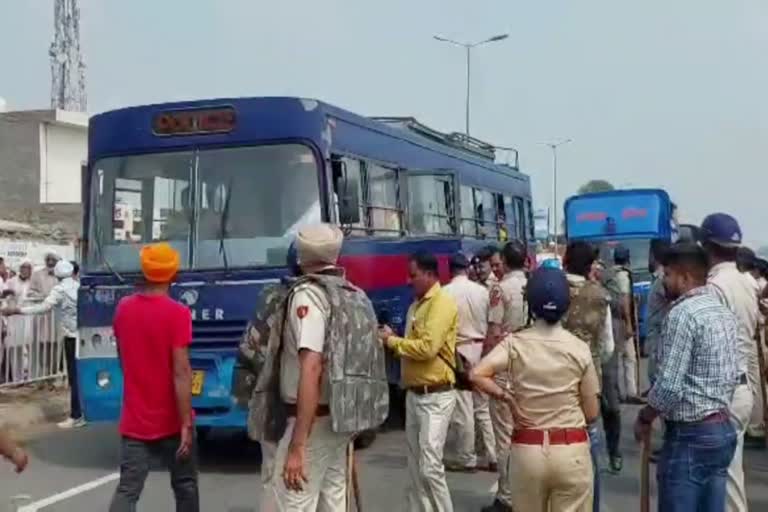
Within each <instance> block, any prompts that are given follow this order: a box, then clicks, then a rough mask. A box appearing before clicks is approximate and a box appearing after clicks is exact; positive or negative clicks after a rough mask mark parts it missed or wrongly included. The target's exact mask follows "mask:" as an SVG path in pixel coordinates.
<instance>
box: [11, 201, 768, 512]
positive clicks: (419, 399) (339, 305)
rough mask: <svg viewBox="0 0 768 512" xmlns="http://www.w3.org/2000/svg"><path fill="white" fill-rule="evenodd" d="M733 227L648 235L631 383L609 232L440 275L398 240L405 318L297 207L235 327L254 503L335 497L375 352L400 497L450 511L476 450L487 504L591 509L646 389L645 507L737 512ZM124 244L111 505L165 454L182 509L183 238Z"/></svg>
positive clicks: (312, 502)
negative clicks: (119, 403)
mask: <svg viewBox="0 0 768 512" xmlns="http://www.w3.org/2000/svg"><path fill="white" fill-rule="evenodd" d="M741 238H742V235H741V230H740V228H739V225H738V223H737V222H736V220H735V219H734V218H733V217H731V216H729V215H726V214H713V215H710V216H708V217H707V218H706V219H705V220H704V222H703V223H702V226H701V230H700V233H699V235H698V237H697V239H696V240H683V241H679V242H676V243H674V244H668V243H663V242H654V243H653V246H652V251H651V258H650V262H649V264H650V265H651V267H652V270H653V271H654V272H653V276H654V277H653V284H652V287H651V291H650V294H649V299H648V316H647V322H648V323H647V328H648V334H647V339H646V351H648V353H649V355H650V361H649V369H648V380H649V383H650V386H649V388H648V389H647V390H645V391H641V387H640V375H639V373H638V364H637V362H638V358H639V356H640V353H639V350H638V346H637V343H636V339H637V337H636V332H637V329H638V326H637V325H636V324H637V320H636V316H635V314H634V309H635V305H634V304H633V291H632V290H633V288H632V274H631V272H630V271H629V262H630V258H631V255H630V254H629V253H628V251H626V250H625V249H623V248H621V247H617V248H616V249H615V250H614V251H613V255H612V257H613V261H611V262H605V261H599V259H598V252H597V251H596V249H595V247H593V246H592V245H590V244H589V243H586V242H582V241H573V242H570V243H569V244H568V245H567V248H566V251H565V254H564V258H563V263H562V266H563V269H560V268H557V266H556V265H547V264H543V265H541V266H540V267H539V268H531V266H530V261H531V260H530V258H529V257H528V252H527V247H526V245H525V244H524V243H523V242H521V241H517V240H511V241H508V242H506V243H504V245H503V247H501V248H497V247H495V246H488V247H485V248H483V249H482V250H480V251H478V252H477V253H476V254H475V255H472V256H471V257H469V256H468V255H465V254H462V253H457V254H454V255H452V256H451V257H450V260H449V262H448V263H449V264H448V267H449V271H450V277H451V278H450V282H449V283H448V284H446V285H441V283H440V271H439V262H438V258H437V257H436V256H435V255H434V254H430V253H427V252H419V253H416V254H413V255H412V256H411V257H410V260H409V267H408V273H409V281H410V284H411V286H412V288H413V292H414V302H413V303H412V304H411V306H410V308H409V310H408V312H407V316H406V325H405V329H404V331H403V332H402V335H401V334H400V333H398V332H396V331H395V329H394V327H393V326H390V325H387V323H386V321H383V320H380V319H378V318H377V316H376V314H375V312H374V308H373V304H372V303H371V301H370V300H369V298H368V297H367V295H366V294H365V293H364V292H363V291H362V290H361V289H359V288H357V287H356V286H354V285H353V284H352V283H350V282H349V281H348V280H347V279H346V278H345V276H344V272H343V269H341V268H340V267H339V265H338V257H339V254H340V251H341V246H342V242H343V234H342V233H341V231H340V230H339V229H338V228H336V227H335V226H332V225H328V224H319V225H312V226H305V227H302V228H301V229H300V230H299V232H298V234H297V237H296V241H295V242H294V244H293V245H292V246H291V248H290V250H289V252H288V267H289V269H290V271H291V275H290V276H288V277H286V278H285V279H284V280H283V281H282V282H281V283H280V284H277V285H275V286H271V287H267V288H265V289H264V291H263V292H262V294H261V296H260V298H259V301H258V303H257V304H256V307H255V311H256V313H255V316H254V318H253V319H252V321H251V323H250V324H249V326H248V329H247V331H246V333H245V336H244V339H243V342H242V344H241V347H240V363H241V364H242V365H244V366H245V367H246V368H248V369H249V371H251V372H252V374H253V379H252V381H251V383H252V386H251V388H249V390H248V393H249V395H250V400H249V419H248V429H249V434H250V436H251V437H252V438H253V439H254V440H256V441H259V442H260V443H261V445H262V454H263V463H262V471H261V478H262V483H263V488H264V489H263V493H262V496H263V499H262V504H261V508H260V510H263V511H265V512H270V511H278V510H291V511H308V512H309V511H316V510H322V511H341V510H346V509H347V508H346V507H347V504H348V503H349V501H350V499H351V496H352V494H358V492H359V488H358V486H357V481H356V469H355V465H354V462H353V457H352V450H353V441H354V439H355V437H356V436H357V435H359V434H360V433H361V432H363V431H367V430H370V429H375V428H377V427H379V426H380V425H381V424H382V423H383V422H384V420H385V419H386V417H387V414H388V413H389V392H388V383H387V377H386V368H385V355H384V354H385V351H389V352H390V353H391V354H392V355H393V356H394V357H397V358H399V359H400V361H401V371H402V374H401V385H402V387H403V388H404V389H405V390H406V400H405V409H406V423H405V443H406V446H407V451H406V453H407V467H408V484H407V489H406V492H405V501H406V503H405V506H404V509H405V510H408V511H420V512H422V511H423V512H427V511H434V512H438V511H440V512H447V511H452V510H453V502H452V498H451V492H450V489H449V486H448V483H447V481H446V474H445V472H446V470H448V471H461V472H475V471H481V470H483V471H489V472H498V491H497V493H496V496H495V497H493V498H492V502H491V503H489V505H488V506H486V507H485V508H483V510H484V511H485V512H503V511H511V510H516V511H521V510H524V511H531V512H535V511H541V512H545V511H550V510H557V511H558V512H568V511H581V512H588V511H598V510H600V478H599V475H600V471H599V467H598V466H599V461H600V460H601V459H602V457H603V454H602V453H601V451H602V446H603V444H605V445H606V447H607V456H608V460H609V465H610V468H609V469H610V470H611V471H613V472H617V473H618V472H621V471H622V470H623V461H622V454H621V438H620V434H621V430H622V428H621V423H622V416H621V412H622V411H621V403H631V404H638V405H642V406H643V407H642V408H641V409H640V411H639V413H638V415H637V418H636V421H635V423H634V433H635V438H636V440H637V441H639V442H642V443H649V442H650V437H651V426H652V424H653V423H654V422H655V421H656V420H657V419H661V420H662V421H661V426H662V430H663V444H662V446H661V449H660V450H659V451H658V453H657V472H656V475H657V480H658V486H657V489H658V509H659V511H663V512H675V511H694V510H695V511H713V512H714V511H718V512H719V511H726V510H727V511H729V512H731V511H746V510H747V495H746V490H745V484H744V471H743V458H742V453H743V449H744V438H745V435H746V434H747V433H748V432H749V430H750V428H752V430H753V434H757V433H760V432H763V431H764V425H763V422H762V414H763V412H762V410H761V408H760V404H761V393H762V391H761V386H762V385H763V383H764V380H765V376H764V375H763V374H762V373H761V370H760V368H761V364H760V361H759V359H758V354H759V353H760V351H759V350H758V343H760V338H759V326H760V323H761V321H762V320H761V319H762V316H761V313H760V305H761V304H762V306H763V307H764V310H763V314H764V313H766V312H768V311H766V310H768V302H766V301H763V302H762V303H761V298H768V297H766V294H768V291H767V290H766V289H765V280H764V279H763V281H762V283H761V282H760V277H761V276H760V275H759V262H757V260H756V258H754V255H752V256H751V257H749V254H748V253H747V252H746V251H744V250H743V248H741ZM141 264H142V271H143V274H144V284H143V285H142V288H141V289H140V290H139V291H138V292H137V293H136V294H134V295H132V296H130V297H128V298H125V299H123V300H122V301H121V302H120V304H119V306H118V308H117V311H116V315H115V320H114V329H115V335H116V337H117V342H118V350H119V354H120V358H121V364H122V368H123V373H124V379H125V380H124V395H123V409H122V416H121V421H120V428H119V430H120V434H121V436H122V461H121V465H120V468H121V477H120V482H119V485H118V487H117V489H116V491H115V495H114V498H113V501H112V505H111V507H110V510H111V511H113V512H120V511H130V510H135V507H136V503H137V502H138V500H139V498H140V495H141V492H142V489H143V486H144V481H145V479H146V477H147V473H148V468H149V461H150V460H151V459H152V458H153V457H160V458H161V459H162V460H164V461H165V463H166V464H167V466H168V468H169V470H170V473H171V483H172V488H173V491H174V494H175V497H176V501H177V510H183V511H197V510H199V495H198V486H197V466H196V454H195V453H196V450H195V439H194V412H193V410H192V407H191V389H192V370H191V367H190V362H189V354H188V347H189V344H190V342H191V337H192V334H191V315H190V312H189V310H188V309H187V308H185V307H184V306H182V305H180V304H179V303H177V302H175V301H173V300H172V299H171V298H170V297H169V294H168V292H169V288H170V284H171V283H172V281H173V280H174V278H175V275H176V273H177V271H178V268H179V255H178V253H177V252H176V251H175V250H174V249H173V248H172V247H171V246H169V245H167V244H155V245H150V246H147V247H145V248H144V249H143V250H142V251H141ZM62 267H63V265H62V263H61V262H59V263H57V264H56V265H54V270H55V272H54V274H55V275H57V276H58V277H59V279H60V282H59V283H58V284H57V285H56V289H58V292H56V293H53V291H54V290H52V292H51V294H49V298H48V299H46V300H45V301H44V302H43V304H44V305H41V306H37V307H36V308H32V309H29V308H27V309H25V308H21V309H14V308H9V309H5V310H4V311H3V313H4V314H6V315H10V314H17V313H27V314H33V313H37V312H40V311H42V310H43V309H44V308H46V307H48V308H50V307H53V305H58V306H59V307H62V304H65V303H67V299H66V297H67V296H68V294H69V292H70V291H71V289H72V288H73V285H70V284H68V283H69V282H68V281H67V279H70V278H71V269H63V268H62ZM67 271H68V272H69V277H67V276H65V274H67ZM753 274H755V275H753ZM761 286H762V289H761ZM54 295H55V296H56V297H58V298H56V297H54ZM45 304H47V306H45ZM147 353H153V354H155V357H153V358H151V359H147V358H146V357H145V354H147ZM73 400H74V398H73ZM73 403H74V402H73ZM74 415H75V411H73V417H74ZM601 420H602V421H601ZM603 440H605V443H603ZM0 450H2V451H3V454H4V455H6V456H7V457H9V458H10V459H11V460H12V461H14V463H15V464H16V466H17V468H18V469H23V467H24V465H25V464H26V455H25V454H24V453H23V451H20V450H19V449H18V447H15V446H14V445H13V444H12V443H10V442H9V441H8V440H7V439H6V438H4V437H2V438H0ZM353 488H354V489H353ZM353 490H354V492H352V491H353ZM355 499H357V500H359V499H360V497H359V496H356V498H355ZM489 501H491V497H489Z"/></svg>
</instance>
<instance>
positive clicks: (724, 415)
mask: <svg viewBox="0 0 768 512" xmlns="http://www.w3.org/2000/svg"><path fill="white" fill-rule="evenodd" d="M730 420H731V417H730V415H729V414H728V411H725V410H722V411H716V412H713V413H712V414H709V415H707V416H705V417H703V418H702V419H700V420H696V421H666V422H665V424H666V425H667V427H669V428H673V427H681V426H685V425H700V424H702V423H725V422H728V421H730Z"/></svg>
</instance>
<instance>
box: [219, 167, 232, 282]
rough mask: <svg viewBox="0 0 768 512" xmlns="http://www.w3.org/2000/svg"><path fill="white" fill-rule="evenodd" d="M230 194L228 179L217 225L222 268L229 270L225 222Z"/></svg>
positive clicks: (230, 182) (230, 188)
mask: <svg viewBox="0 0 768 512" xmlns="http://www.w3.org/2000/svg"><path fill="white" fill-rule="evenodd" d="M231 194H232V180H231V179H230V180H229V184H228V185H227V197H226V199H224V211H223V212H221V224H220V225H219V254H221V257H222V259H223V260H224V270H225V271H228V270H229V258H228V256H227V245H226V243H225V240H226V238H227V223H228V221H229V199H230V197H231Z"/></svg>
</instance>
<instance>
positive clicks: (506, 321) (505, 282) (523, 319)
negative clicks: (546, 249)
mask: <svg viewBox="0 0 768 512" xmlns="http://www.w3.org/2000/svg"><path fill="white" fill-rule="evenodd" d="M527 282H528V280H527V278H526V277H525V273H524V272H523V271H522V270H514V271H512V272H509V273H508V274H506V275H505V276H504V278H503V279H502V280H501V281H500V282H499V284H498V285H496V286H494V287H492V288H491V289H490V292H489V293H490V299H489V300H490V310H489V312H488V322H489V323H494V324H497V325H501V331H502V333H504V334H508V333H511V332H514V331H517V330H518V329H520V328H522V327H523V326H525V324H526V323H527V322H528V304H527V302H526V299H525V286H526V284H527ZM496 382H497V383H498V384H499V386H502V387H504V386H506V377H505V376H504V375H497V376H496ZM491 421H492V422H493V429H494V435H495V436H496V457H497V458H498V459H499V490H498V492H497V494H496V499H497V500H499V501H501V502H502V503H504V504H505V505H507V506H512V489H511V487H510V485H509V473H508V467H509V466H508V464H507V460H508V458H509V446H510V440H511V438H512V429H513V427H514V421H513V417H512V410H511V409H510V408H509V405H508V404H507V403H506V402H503V401H499V400H491Z"/></svg>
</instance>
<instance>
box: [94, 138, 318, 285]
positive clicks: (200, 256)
mask: <svg viewBox="0 0 768 512" xmlns="http://www.w3.org/2000/svg"><path fill="white" fill-rule="evenodd" d="M317 171H318V164H317V160H316V158H315V156H314V153H313V152H312V151H311V150H310V149H309V148H308V147H306V146H303V145H299V144H279V145H267V146H252V147H237V148H217V149H209V150H202V149H201V150H198V151H180V152H173V153H155V154H143V155H131V156H119V157H111V158H105V159H102V160H98V161H97V162H95V163H94V164H93V166H92V172H93V178H92V180H91V181H92V187H91V202H90V205H91V207H90V211H89V214H88V230H89V239H90V243H89V246H88V254H87V257H86V262H85V266H86V269H87V270H89V271H92V272H100V271H108V270H114V271H117V272H133V271H138V270H139V269H140V267H139V258H138V250H139V247H140V246H141V245H142V244H145V243H149V242H153V241H161V240H163V241H168V242H169V243H170V244H171V245H173V246H174V247H175V248H176V249H177V250H178V251H179V252H180V254H181V255H182V265H181V268H182V269H187V270H188V269H219V268H225V267H228V268H231V267H241V268H242V267H254V266H256V267H258V266H280V265H284V263H285V252H286V250H287V246H288V244H289V243H290V239H291V237H292V235H293V234H295V231H296V229H297V227H298V226H299V225H301V224H304V223H307V222H319V221H320V196H319V190H318V173H317Z"/></svg>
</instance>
